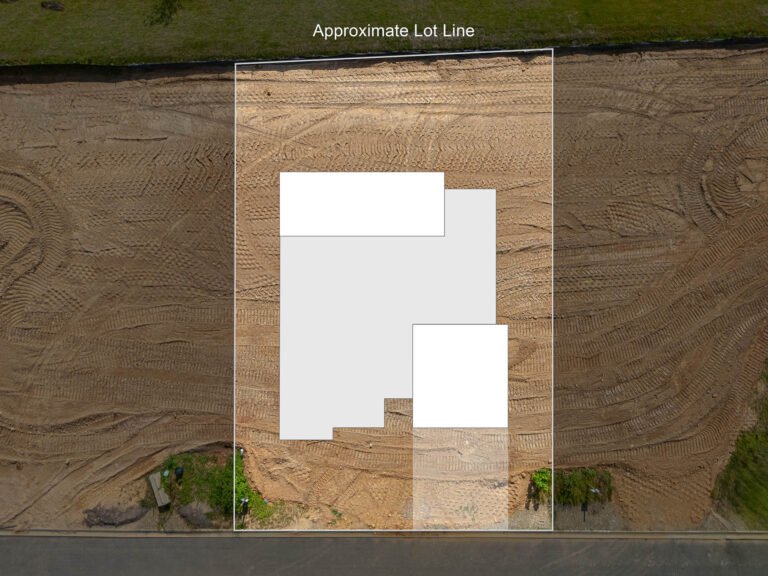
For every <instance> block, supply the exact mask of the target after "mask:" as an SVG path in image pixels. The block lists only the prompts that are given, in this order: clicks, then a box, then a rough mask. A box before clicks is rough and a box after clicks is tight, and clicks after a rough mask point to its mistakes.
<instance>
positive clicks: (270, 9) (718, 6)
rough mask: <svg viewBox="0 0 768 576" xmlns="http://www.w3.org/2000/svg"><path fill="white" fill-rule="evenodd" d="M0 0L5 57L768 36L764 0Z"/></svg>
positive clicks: (202, 55) (257, 55)
mask: <svg viewBox="0 0 768 576" xmlns="http://www.w3.org/2000/svg"><path fill="white" fill-rule="evenodd" d="M60 1H61V3H62V4H63V5H64V7H65V9H64V10H63V11H61V12H56V11H52V10H46V9H43V8H41V7H40V2H38V1H35V0H18V1H15V2H0V64H5V65H10V64H39V63H58V64H61V63H82V64H126V63H149V62H181V61H194V60H218V59H222V60H229V59H240V60H242V59H265V58H290V57H296V56H305V57H306V56H321V55H333V54H350V53H365V52H372V51H378V52H380V51H408V50H437V49H465V48H474V49H479V48H483V49H489V48H527V47H542V46H552V45H555V46H567V45H571V44H601V43H616V42H640V41H660V40H679V39H688V40H700V39H714V38H735V37H750V36H768V6H766V4H765V2H763V1H753V0H742V1H738V0H719V1H718V0H699V1H694V0H685V1H682V0H669V1H662V0H657V1H648V0H633V1H629V0H593V1H588V0H550V1H533V0H517V1H507V2H504V1H491V0H476V1H474V2H468V1H467V2H452V3H451V4H450V5H449V4H448V3H446V2H437V1H433V2H413V1H412V0H391V1H390V2H370V1H365V2H363V1H357V2H349V1H347V2H341V1H333V0H329V1H307V0H304V1H298V0H282V1H277V0H262V1H258V2H256V1H251V0H183V1H182V7H181V9H180V10H179V12H178V13H177V14H176V16H175V17H174V18H173V20H172V21H171V23H170V24H169V25H168V26H163V25H150V24H149V21H150V20H151V18H152V14H153V9H154V8H155V7H156V6H157V4H158V0H111V1H110V2H96V1H94V0H90V1H89V0H60ZM318 23H319V24H321V25H323V26H345V25H347V26H349V25H358V26H365V25H366V24H372V25H384V26H389V25H395V24H398V25H402V26H408V27H409V28H411V29H412V27H413V24H414V23H417V24H419V25H421V26H427V25H431V24H437V25H438V26H441V25H442V24H447V25H449V26H450V25H451V24H457V25H460V26H473V27H474V28H475V29H476V30H477V34H476V37H475V38H469V39H462V40H447V39H437V40H425V39H421V40H417V39H414V38H412V37H411V38H407V39H395V40H385V39H353V40H343V41H341V40H340V41H335V42H334V41H323V40H322V39H320V38H314V39H313V38H312V31H313V30H314V27H315V25H316V24H318Z"/></svg>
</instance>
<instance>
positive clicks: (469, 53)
mask: <svg viewBox="0 0 768 576" xmlns="http://www.w3.org/2000/svg"><path fill="white" fill-rule="evenodd" d="M535 52H549V58H550V78H551V79H550V136H549V140H550V159H549V168H550V199H551V208H550V218H551V226H552V230H551V232H550V239H551V244H550V262H551V264H550V269H551V278H550V282H551V289H550V292H551V300H550V316H551V317H550V321H549V322H550V342H551V351H550V400H551V410H550V434H551V437H552V440H551V441H550V471H551V480H550V493H551V497H550V506H551V509H550V514H549V529H548V530H526V529H522V528H509V529H507V530H471V529H470V530H468V529H457V530H414V529H413V528H405V529H392V528H386V529H368V528H353V529H346V530H332V529H328V528H318V529H313V530H294V529H290V528H272V529H265V530H257V529H255V528H238V527H237V502H235V498H236V494H235V491H236V482H235V480H236V477H235V467H236V466H237V67H238V66H267V65H277V64H279V65H289V64H320V63H323V62H351V61H356V60H402V59H408V58H410V59H419V58H436V57H441V56H443V57H446V56H451V57H462V56H488V55H493V54H499V55H504V54H530V53H535ZM234 70H235V73H234V91H235V92H234V105H235V113H234V146H235V148H234V151H233V164H234V183H233V189H234V219H235V220H234V226H233V239H234V243H233V246H232V252H233V259H234V267H233V289H232V299H233V308H234V314H233V317H232V324H233V326H232V356H233V359H232V531H233V532H262V533H265V534H271V533H276V532H277V533H279V532H288V533H290V532H294V533H296V532H298V533H301V534H302V535H312V534H315V533H317V534H324V533H332V534H344V533H353V534H354V533H360V532H362V533H373V532H444V533H446V534H461V533H482V534H494V533H501V534H504V533H508V532H530V533H534V534H535V533H541V532H554V529H555V504H554V494H555V490H554V482H555V49H554V48H523V49H516V50H470V51H465V52H429V53H416V54H389V55H387V54H381V55H378V56H344V57H339V58H297V59H287V60H254V61H251V62H235V66H234Z"/></svg>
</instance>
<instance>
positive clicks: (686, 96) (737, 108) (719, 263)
mask: <svg viewBox="0 0 768 576" xmlns="http://www.w3.org/2000/svg"><path fill="white" fill-rule="evenodd" d="M555 102H556V104H555V106H556V118H555V126H556V128H555V183H556V184H555V316H556V320H555V350H556V354H555V364H556V366H555V382H556V384H555V462H556V465H557V466H559V467H564V468H569V467H579V466H593V467H596V466H602V467H607V468H609V469H610V470H611V471H612V473H613V477H614V484H615V493H614V501H615V502H614V504H615V505H614V506H613V511H614V513H618V514H619V515H621V516H622V517H623V521H624V522H625V523H626V525H627V526H628V527H629V528H631V529H639V530H643V529H660V530H667V529H695V528H698V527H702V525H705V524H706V525H708V526H717V525H718V524H717V523H715V524H712V523H710V522H707V521H708V520H710V519H709V518H708V515H709V512H710V510H711V508H712V502H711V496H710V494H711V491H712V488H713V487H714V483H715V478H716V477H717V475H718V473H719V472H720V470H722V468H723V466H724V464H725V462H726V461H727V458H728V455H729V452H730V451H731V450H732V449H733V446H734V442H735V439H736V436H737V435H738V433H739V431H740V430H742V429H744V428H746V427H748V426H749V425H750V424H751V423H752V422H753V421H754V418H755V414H754V406H755V401H756V398H757V396H758V394H759V385H758V382H759V379H760V378H759V376H760V372H761V369H762V366H763V363H764V362H765V360H766V358H768V330H767V329H766V328H767V327H768V52H766V50H765V49H764V48H750V49H746V50H739V49H728V50H722V49H707V50H677V51H675V50H673V51H652V52H644V53H637V52H633V53H625V54H613V55H609V54H605V55H600V54H590V55H568V56H563V57H560V58H558V59H557V60H556V64H555ZM564 520H565V518H564ZM558 525H560V524H559V522H558V520H557V514H556V527H557V526H558ZM561 526H562V527H566V526H565V525H561ZM567 527H571V528H574V527H575V528H583V527H589V525H588V524H583V523H582V522H577V523H575V524H573V523H570V522H567ZM596 527H598V526H596ZM720 527H721V528H723V527H725V526H722V525H721V526H720Z"/></svg>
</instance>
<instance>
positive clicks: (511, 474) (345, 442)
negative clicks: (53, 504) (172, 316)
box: [236, 51, 552, 529]
mask: <svg viewBox="0 0 768 576" xmlns="http://www.w3.org/2000/svg"><path fill="white" fill-rule="evenodd" d="M551 95H552V57H551V54H550V51H541V52H534V53H525V54H508V53H507V54H489V55H483V56H478V55H474V56H472V55H468V56H465V57H450V56H442V57H441V56H435V57H429V58H415V59H381V60H363V61H340V62H325V63H316V62H315V63H290V62H287V63H285V64H280V65H265V66H238V69H237V149H236V152H237V266H236V270H237V292H236V293H237V333H236V337H237V343H236V356H237V361H236V376H237V378H236V440H237V443H238V444H239V445H242V446H243V447H244V448H245V450H246V452H247V453H248V455H249V456H248V457H247V458H246V462H245V467H246V473H247V476H248V477H249V478H250V480H251V481H252V482H254V484H255V485H256V486H258V488H259V490H261V491H262V493H263V494H264V495H265V496H268V497H269V498H270V499H280V500H284V501H289V502H294V503H297V504H299V505H300V506H301V508H300V509H298V510H297V511H296V517H295V518H294V519H289V520H287V521H286V523H284V524H283V525H281V526H277V527H292V528H329V527H332V528H362V529H368V528H377V529H381V528H389V529H403V528H412V527H413V525H414V515H416V514H417V513H418V512H414V510H413V508H414V507H415V506H417V504H418V503H414V501H413V499H414V494H413V491H414V479H415V476H419V475H418V474H417V471H416V469H417V468H418V467H419V462H420V460H419V457H418V456H417V461H416V462H414V451H416V452H423V451H426V448H425V447H421V448H419V445H415V442H414V429H413V421H412V401H411V399H410V398H392V399H387V400H386V401H385V403H384V405H383V407H382V408H383V411H384V412H385V413H384V420H383V424H384V426H383V427H381V428H373V427H370V428H345V427H338V428H336V429H335V430H334V433H333V439H332V440H330V439H329V440H312V441H305V440H301V441H299V440H282V439H281V438H280V437H279V430H280V422H279V417H280V405H279V401H280V398H279V392H280V375H281V369H280V366H279V360H280V358H281V356H280V349H279V346H280V325H279V322H280V321H281V318H282V315H281V312H280V310H281V309H280V290H279V288H280V282H279V279H280V262H281V260H280V246H281V243H280V236H279V234H280V232H279V226H280V222H279V206H280V186H279V182H280V179H279V175H280V172H313V171H315V172H316V171H341V172H345V171H346V172H365V171H369V172H389V171H394V172H408V171H411V172H444V173H445V188H446V189H466V190H470V191H471V190H475V191H478V193H479V192H481V191H482V190H479V189H490V190H495V191H496V193H495V203H496V210H495V221H496V247H495V262H496V299H495V306H496V319H495V320H496V323H497V324H506V325H507V326H508V327H509V342H508V350H509V374H508V389H509V406H508V414H509V419H508V421H509V429H508V431H505V438H503V439H499V438H495V437H492V436H490V435H489V436H488V439H487V442H485V444H484V446H483V447H481V448H479V449H478V451H479V453H478V454H477V455H476V457H477V458H479V459H480V460H481V461H483V462H484V466H477V465H473V464H472V463H471V462H467V461H463V462H461V463H459V462H458V460H457V463H456V466H457V467H459V468H461V469H462V470H466V475H465V476H464V478H463V480H462V482H452V481H451V479H450V478H443V477H438V476H436V475H433V476H430V477H429V479H428V480H429V481H432V482H433V485H432V491H433V492H434V491H441V492H443V493H450V494H451V495H452V496H451V498H452V499H449V500H450V501H449V503H448V504H446V505H445V506H446V509H450V510H453V511H454V513H455V515H456V518H455V519H454V518H444V519H443V521H441V522H439V523H438V524H439V526H440V527H444V528H452V527H457V526H458V527H461V526H462V523H461V522H462V520H464V519H467V518H465V517H468V516H473V515H475V514H476V512H473V510H474V509H473V506H472V502H471V497H472V494H467V493H463V492H462V490H463V489H464V488H465V487H466V486H467V484H466V483H469V484H471V486H472V490H471V492H473V493H478V494H485V493H486V492H487V494H486V496H487V498H494V497H495V494H494V493H495V492H497V491H504V492H507V491H508V496H506V495H505V496H504V502H505V506H504V510H501V511H500V513H499V515H500V517H501V518H499V520H501V519H503V522H504V525H505V526H506V525H507V517H509V525H510V526H512V527H518V528H531V529H534V528H545V529H548V528H549V527H550V515H549V513H548V509H547V506H545V505H544V506H541V507H539V506H538V505H537V506H536V507H535V508H537V509H538V510H534V506H532V505H531V502H530V498H529V493H528V490H529V483H530V475H531V474H532V473H533V472H534V471H536V470H537V469H540V468H549V466H550V464H551V446H552V445H551V400H552V396H551V386H552V381H551V358H552V357H551V353H552V350H551V336H552V333H551V304H552V302H551V258H552V256H551V249H552V243H551V222H552V220H551V210H552V202H551V185H552V181H551V145H552V142H551V136H552V114H551V112H552V111H551V107H552V101H551ZM362 192H364V191H361V193H362ZM450 223H451V220H450V217H449V218H448V224H447V228H446V234H448V233H449V227H450ZM492 250H493V248H492ZM320 258H322V256H321V257H320ZM321 262H322V260H320V261H319V262H318V263H321ZM389 264H390V263H389V262H381V266H386V265H389ZM432 264H433V263H432V262H429V261H425V262H423V266H425V267H429V266H431V265H432ZM456 265H458V262H457V264H456ZM325 275H326V272H325V271H324V270H323V268H322V265H320V268H318V271H317V273H316V276H315V280H314V281H315V282H316V283H318V285H319V284H321V283H323V284H326V283H328V282H330V281H332V278H327V277H326V276H325ZM450 288H451V286H445V287H444V289H445V290H448V289H450ZM434 296H435V297H437V296H438V294H435V295H434ZM388 297H389V296H388V295H385V296H384V298H388ZM318 305H320V306H322V305H323V303H319V304H318ZM383 305H385V303H384V302H379V301H377V300H376V299H371V300H370V301H369V302H368V303H367V304H366V307H367V308H370V310H371V312H370V313H371V315H372V316H373V312H374V311H375V310H376V308H377V307H381V306H383ZM457 305H458V302H457ZM361 313H362V314H365V310H363V311H362V312H361ZM331 328H332V327H331V326H329V327H328V333H329V334H331V333H332V330H331ZM408 329H409V331H410V327H408ZM318 345H319V343H318ZM293 361H294V362H299V363H300V362H302V361H303V362H306V359H305V358H296V359H293ZM384 361H386V359H385V360H384ZM369 369H370V370H377V367H376V366H371V367H370V368H369ZM329 384H330V383H326V382H324V381H322V379H320V378H318V380H317V382H315V383H314V386H315V387H320V388H322V387H323V386H329ZM408 384H409V383H408ZM366 385H369V384H368V383H367V382H360V386H366ZM351 406H352V403H351V401H347V402H344V401H343V402H341V405H340V406H339V407H337V408H336V410H337V411H342V410H343V409H350V407H351ZM456 434H457V435H460V434H461V432H460V431H457V432H456ZM462 441H463V442H467V444H468V443H469V442H470V439H469V437H467V438H465V439H464V440H462ZM502 442H503V444H502ZM490 445H496V446H498V445H502V446H504V447H505V448H504V453H503V454H501V455H500V457H501V458H503V467H504V474H503V476H502V477H501V478H500V479H495V478H493V477H492V476H489V475H488V473H487V470H488V469H491V468H494V466H495V465H496V464H497V463H498V462H497V460H496V458H495V457H493V456H491V455H490V454H489V453H488V452H485V450H486V449H487V448H489V446H490ZM438 448H439V447H437V446H434V447H433V449H434V450H437V449H438ZM456 457H457V453H456V451H451V450H445V455H444V460H445V461H451V459H453V458H456ZM484 459H485V460H484ZM507 462H508V465H507ZM473 466H474V467H473ZM464 481H466V483H465V482H464ZM459 487H462V488H459ZM477 514H479V513H477ZM489 520H492V519H489ZM248 527H259V525H258V524H255V523H253V524H251V525H248Z"/></svg>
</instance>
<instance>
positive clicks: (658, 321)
mask: <svg viewBox="0 0 768 576" xmlns="http://www.w3.org/2000/svg"><path fill="white" fill-rule="evenodd" d="M19 5H21V3H19ZM549 64H550V62H549V61H548V56H545V55H541V54H539V55H534V56H530V57H514V56H507V57H504V58H500V57H495V58H475V59H473V58H462V59H444V60H426V61H423V62H422V61H416V60H414V61H403V62H399V63H393V62H383V61H380V62H376V63H367V64H365V65H363V64H355V65H345V66H342V65H340V64H336V65H333V66H331V65H326V66H315V67H300V66H296V65H285V66H281V67H272V68H258V67H253V68H252V69H241V72H242V75H240V73H239V74H238V88H239V89H242V90H243V92H242V94H240V97H241V98H240V100H239V101H240V103H242V104H244V106H245V108H243V110H244V111H245V112H246V114H245V115H244V116H240V118H239V119H240V124H239V127H238V176H240V175H241V171H243V170H245V171H246V172H244V173H245V174H246V175H250V176H251V177H252V178H251V179H250V182H251V184H250V188H248V187H246V188H245V189H243V188H241V187H240V186H238V222H240V218H241V217H242V216H247V217H248V225H247V227H246V228H244V229H243V230H242V231H241V230H238V246H237V255H238V271H237V272H238V274H237V281H238V286H237V288H238V298H237V304H238V317H237V328H238V338H237V341H238V347H237V398H238V402H237V442H238V443H239V444H240V445H242V446H243V447H244V449H245V462H244V463H245V468H246V472H247V475H248V478H249V480H250V482H251V483H252V486H253V488H254V489H257V490H259V491H260V492H261V494H262V495H263V496H264V497H265V498H266V499H267V500H268V501H269V502H270V505H274V506H275V507H276V508H278V510H277V511H276V512H275V513H274V514H272V517H271V518H270V520H269V522H271V523H272V525H282V526H293V527H307V528H310V527H326V528H327V527H341V528H344V527H362V528H368V527H372V526H375V527H377V528H388V527H389V528H408V527H410V525H411V523H410V516H409V510H408V502H409V499H410V498H411V486H412V484H411V475H412V468H413V464H412V457H413V449H412V432H411V412H410V410H411V406H410V401H408V400H402V399H401V400H395V401H390V402H389V403H388V404H387V410H386V415H385V418H386V422H385V427H384V428H381V429H376V428H371V429H337V430H336V432H335V434H336V436H335V438H334V440H332V441H323V442H307V441H301V442H300V441H295V442H291V443H288V444H285V443H281V441H280V440H279V439H278V437H277V434H278V398H277V390H278V366H277V359H278V358H279V355H278V349H277V344H278V336H279V325H278V322H279V318H278V298H279V294H278V287H279V282H278V273H279V270H278V267H277V265H278V262H279V254H278V228H277V226H278V219H277V218H278V214H277V211H276V206H277V204H276V200H277V188H276V182H277V180H276V178H277V176H276V173H277V171H278V170H279V167H282V166H294V167H297V168H298V167H301V168H302V169H306V170H334V169H337V166H338V165H343V169H344V170H349V171H355V170H373V171H387V170H414V171H419V170H435V171H443V172H445V175H446V185H447V186H448V187H455V188H495V189H497V190H498V196H497V223H496V224H497V242H498V244H497V256H496V258H497V295H498V300H497V313H498V318H497V323H507V324H508V325H509V333H510V350H509V359H510V387H509V393H510V396H509V397H510V407H509V414H510V418H509V426H510V435H509V447H510V450H509V458H508V460H509V477H510V482H511V484H510V490H509V495H510V498H509V509H510V526H511V527H541V526H542V524H543V525H544V526H547V525H548V518H547V513H546V507H540V508H539V510H538V511H536V510H533V508H534V507H533V506H529V510H526V508H525V505H526V500H527V495H526V494H527V490H528V475H530V473H531V472H532V471H534V470H537V469H539V468H540V467H546V466H548V465H549V458H550V449H551V447H552V443H551V439H550V437H549V436H548V433H549V430H550V416H551V414H550V408H549V406H550V395H549V390H550V388H549V381H548V378H549V374H548V373H547V369H546V366H547V364H548V361H549V359H550V358H551V356H550V355H551V350H550V349H548V348H547V342H548V341H549V338H550V336H551V334H550V333H549V332H548V326H549V321H550V308H549V306H550V303H551V302H550V300H549V299H550V295H549V294H547V293H544V292H543V290H542V289H541V279H542V278H546V277H547V275H548V274H549V273H550V272H548V270H551V268H549V259H548V257H547V256H546V255H547V253H548V250H549V247H550V244H551V232H552V230H551V227H548V226H547V225H546V224H542V222H544V223H546V222H547V220H546V219H545V218H544V217H543V215H544V214H548V213H549V210H550V209H551V207H552V205H551V198H550V190H549V185H550V182H549V176H548V175H547V174H546V167H548V166H549V163H550V161H551V158H550V157H549V153H548V152H546V151H542V152H541V153H539V152H538V151H539V149H540V148H539V144H538V143H539V142H540V141H541V139H542V138H544V139H547V141H548V142H549V138H550V136H551V135H550V134H549V133H548V132H547V127H548V126H549V119H550V118H549V110H548V106H549V101H548V100H547V99H546V97H545V96H546V94H545V92H546V91H547V90H549V88H550V87H551V84H550V80H549V73H550V67H549ZM766 70H768V56H766V51H765V48H764V47H750V48H741V49H739V48H731V49H722V48H717V49H715V48H709V49H696V50H694V49H686V50H657V51H646V52H642V53H640V52H637V51H634V52H627V53H598V52H594V51H592V52H585V53H583V54H568V55H560V56H557V58H556V62H555V82H554V87H555V102H554V104H555V133H554V166H555V187H554V189H555V196H554V202H555V205H554V208H555V211H554V212H555V216H554V246H555V252H554V254H555V256H554V257H555V266H554V270H555V272H554V276H555V278H554V281H555V292H554V293H555V296H554V309H555V334H554V336H555V347H556V349H555V354H554V360H555V394H554V404H555V411H554V428H555V436H554V451H555V466H556V468H557V469H558V470H557V471H559V472H568V471H572V470H579V469H583V468H590V469H594V470H599V471H600V472H601V473H605V472H609V473H610V474H611V475H612V478H613V497H612V500H611V502H609V503H606V504H604V505H603V504H601V505H594V506H590V507H589V510H588V511H587V513H586V514H585V515H583V514H582V511H581V509H580V507H579V506H571V507H569V506H562V507H560V506H556V507H555V524H556V527H557V526H559V527H563V528H587V529H590V528H607V529H627V528H630V529H660V530H665V529H666V530H678V529H697V528H703V529H712V528H715V529H718V530H722V529H741V528H745V527H747V528H748V527H751V526H750V525H745V524H743V523H740V519H739V517H738V515H735V516H734V515H732V514H731V512H732V511H733V510H730V509H729V507H728V506H725V505H723V503H722V502H721V501H720V500H719V499H718V500H716V501H713V498H712V496H713V491H715V493H716V494H715V495H717V494H719V492H718V491H717V490H715V489H716V488H717V487H718V486H721V484H720V481H719V478H720V477H721V474H722V471H723V470H724V469H727V467H728V466H730V465H729V464H727V463H728V461H729V454H731V452H732V451H734V449H737V450H738V448H739V446H740V445H739V440H738V438H739V435H740V433H742V432H743V431H745V430H749V429H751V428H752V427H753V425H755V424H756V422H757V420H758V416H757V413H756V402H757V401H758V399H759V397H760V394H761V392H762V391H763V385H761V371H762V370H763V366H764V362H765V360H766V358H768V333H767V332H766V324H767V323H768V262H766V258H768V256H767V255H768V132H767V129H766V120H765V118H766V114H767V112H768V111H767V110H766V102H768V82H766V80H767V79H768V72H766ZM478 87H479V88H478ZM545 87H546V90H545ZM233 99H234V92H233V77H232V70H231V67H228V68H218V69H210V68H196V69H192V70H189V69H188V70H180V69H165V68H162V69H156V70H153V71H147V70H140V69H133V70H130V71H125V70H119V69H116V70H113V71H111V72H109V73H103V72H101V73H100V72H83V71H78V72H74V71H72V70H65V71H60V70H55V69H47V70H38V71H35V72H31V71H29V70H26V71H17V70H5V71H3V72H2V74H0V136H2V138H0V526H2V527H4V528H17V529H23V528H64V529H81V528H84V527H85V526H86V524H85V523H84V522H85V520H86V519H87V518H92V517H93V516H94V515H93V514H91V516H87V515H86V514H85V512H86V511H87V510H93V509H95V508H97V507H98V506H99V505H101V506H102V507H103V508H105V509H107V510H109V511H111V512H110V514H107V516H109V517H110V518H111V519H110V518H106V520H109V521H112V520H114V518H118V520H119V521H120V522H123V521H128V522H127V523H125V524H124V525H125V526H126V527H129V528H143V529H156V528H158V527H163V528H165V529H174V528H176V529H178V528H182V529H186V528H188V525H187V524H185V523H184V521H182V520H181V519H179V518H175V517H174V518H173V519H169V521H168V522H167V523H164V524H162V526H161V523H160V522H159V518H158V516H157V512H156V511H155V510H154V509H152V510H149V511H142V510H137V507H139V508H140V507H141V501H142V500H143V499H144V498H145V495H146V491H147V486H148V485H147V480H146V477H147V474H148V473H149V472H152V471H155V470H158V469H159V468H160V467H161V466H162V465H163V463H164V461H166V458H167V457H168V456H169V455H171V454H173V453H178V452H183V451H186V450H190V449H193V448H201V447H205V446H209V445H211V444H215V443H220V442H227V443H231V442H232V423H233V414H232V410H233V402H232V393H233V392H232V384H233V376H234V374H233V354H232V346H233V325H234V323H235V318H234V317H233V294H232V287H233V280H234V270H233V251H234V247H233V237H234V230H233V227H234V202H233V194H232V187H233V179H232V168H233V155H232V151H233V144H232V142H233V111H234V110H233ZM267 115H268V117H269V122H266V121H257V120H263V119H264V118H266V117H267ZM510 119H511V120H510ZM241 137H242V140H241ZM241 146H242V148H241ZM249 163H250V164H252V166H253V167H251V168H248V167H247V166H248V164H249ZM481 168H482V169H481ZM248 170H250V174H249V173H248ZM241 202H242V204H241ZM538 215H541V216H542V218H541V219H538ZM371 306H376V302H371ZM515 333H517V334H519V335H520V336H518V339H517V340H516V341H515V342H514V343H513V342H512V337H513V336H512V335H513V334H515ZM751 461H752V460H750V459H745V460H744V462H746V463H749V462H751ZM190 471H191V468H190V467H188V471H187V474H189V473H190ZM557 471H556V472H557ZM736 472H738V468H737V469H736ZM736 476H737V477H738V473H737V474H736ZM187 477H188V478H189V476H187ZM747 479H748V480H750V481H751V482H752V484H750V486H755V487H757V488H756V490H755V492H754V493H755V494H760V492H759V481H758V482H755V481H754V478H751V479H750V478H747ZM556 491H557V488H556ZM743 494H744V493H743ZM749 494H750V492H746V495H747V496H749ZM461 505H462V504H459V507H460V506H461ZM123 513H125V514H123ZM390 514H391V516H390ZM96 516H98V515H96ZM131 518H135V519H134V520H133V521H130V520H131ZM584 518H586V521H584ZM515 519H517V520H515ZM96 520H98V517H97V518H96ZM540 520H543V522H541V523H539V522H540ZM248 522H249V525H250V524H258V522H257V521H256V519H250V520H249V521H248ZM516 522H517V523H516ZM96 525H98V523H97V524H96Z"/></svg>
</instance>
